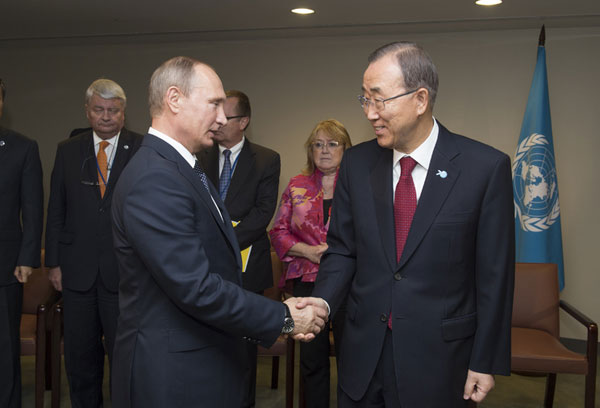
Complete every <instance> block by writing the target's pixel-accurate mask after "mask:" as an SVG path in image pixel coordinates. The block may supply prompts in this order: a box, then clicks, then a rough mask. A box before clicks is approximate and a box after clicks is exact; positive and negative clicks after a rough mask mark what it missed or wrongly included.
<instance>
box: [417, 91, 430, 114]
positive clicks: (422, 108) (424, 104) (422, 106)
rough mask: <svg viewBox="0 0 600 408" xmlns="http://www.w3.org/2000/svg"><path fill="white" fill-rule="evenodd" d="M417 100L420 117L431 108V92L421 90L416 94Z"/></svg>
mask: <svg viewBox="0 0 600 408" xmlns="http://www.w3.org/2000/svg"><path fill="white" fill-rule="evenodd" d="M415 99H416V101H417V114H418V115H419V116H420V115H422V114H424V113H425V112H427V109H428V108H429V91H428V90H427V88H419V90H418V91H417V92H416V93H415Z"/></svg>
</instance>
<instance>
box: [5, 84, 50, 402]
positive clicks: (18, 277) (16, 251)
mask: <svg viewBox="0 0 600 408" xmlns="http://www.w3.org/2000/svg"><path fill="white" fill-rule="evenodd" d="M5 96H6V88H5V86H4V82H2V79H0V118H1V117H2V108H3V106H4V98H5ZM43 219H44V193H43V188H42V165H41V163H40V155H39V152H38V145H37V143H36V142H35V141H34V140H31V139H28V138H26V137H25V136H23V135H20V134H18V133H17V132H13V131H12V130H9V129H5V128H3V127H0V361H2V368H0V407H6V408H20V407H21V362H20V354H21V353H20V346H21V341H20V334H19V332H20V326H21V309H22V306H23V285H22V284H23V283H25V282H27V278H28V277H29V275H31V273H32V271H33V268H37V267H39V266H40V241H41V237H42V222H43Z"/></svg>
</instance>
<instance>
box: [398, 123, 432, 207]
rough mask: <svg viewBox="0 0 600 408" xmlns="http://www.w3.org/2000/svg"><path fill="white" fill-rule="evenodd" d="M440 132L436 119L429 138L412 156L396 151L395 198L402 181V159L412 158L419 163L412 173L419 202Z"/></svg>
mask: <svg viewBox="0 0 600 408" xmlns="http://www.w3.org/2000/svg"><path fill="white" fill-rule="evenodd" d="M439 132H440V128H439V126H438V124H437V121H436V120H435V119H434V120H433V127H432V128H431V132H430V133H429V136H427V139H425V141H424V142H423V143H421V144H420V145H419V147H417V148H416V149H415V150H414V151H413V152H412V153H411V154H406V153H402V152H399V151H397V150H395V149H394V158H393V160H394V161H393V165H392V169H393V176H392V183H393V185H392V189H393V194H394V195H393V197H396V185H397V184H398V180H400V173H401V171H400V159H401V158H403V157H404V156H410V157H412V158H413V159H414V160H415V161H416V162H417V165H416V166H415V168H414V169H413V171H412V178H413V183H414V184H415V190H416V193H417V202H419V197H421V192H422V191H423V185H424V184H425V178H426V177H427V171H428V170H429V163H430V162H431V156H433V149H434V148H435V144H436V142H437V139H438V134H439Z"/></svg>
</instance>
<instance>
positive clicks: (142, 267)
mask: <svg viewBox="0 0 600 408" xmlns="http://www.w3.org/2000/svg"><path fill="white" fill-rule="evenodd" d="M209 185H210V183H209ZM211 189H212V196H213V198H214V201H215V202H216V203H217V205H219V208H220V210H221V213H222V216H223V219H221V216H220V215H219V213H218V211H217V208H216V207H215V205H214V203H213V200H212V199H211V197H210V195H209V194H208V191H207V190H206V189H205V187H204V186H203V184H202V182H201V180H200V177H198V175H197V174H195V172H194V170H193V169H192V168H191V166H190V165H189V164H188V163H187V162H186V161H185V160H184V159H183V158H182V157H181V155H180V154H179V153H178V152H177V151H176V150H175V149H174V148H173V147H171V146H170V145H169V144H168V143H166V142H164V141H163V140H160V139H159V138H157V137H155V136H152V135H146V136H145V138H144V141H143V143H142V146H141V148H140V150H139V151H138V153H137V154H136V155H135V157H134V158H133V159H132V160H131V162H130V163H129V165H128V166H127V168H126V169H125V171H124V172H123V174H122V176H121V179H120V180H119V183H118V185H117V188H116V190H115V197H114V202H113V222H114V226H113V229H114V245H115V250H116V253H117V258H118V261H119V269H120V275H121V282H120V285H119V304H120V315H119V323H118V328H117V340H116V344H115V349H114V359H113V373H112V400H113V406H114V407H115V408H123V407H144V408H148V407H150V408H152V407H180V408H185V407H199V406H205V407H227V408H229V407H231V408H238V407H240V406H241V401H242V396H243V395H244V393H243V390H242V374H243V368H244V365H245V361H244V359H245V358H246V357H245V356H246V349H245V347H246V346H245V344H246V343H245V340H244V339H243V337H247V338H250V339H253V340H252V341H253V342H255V343H257V344H262V345H264V346H266V347H269V346H270V345H271V344H272V343H274V342H275V340H276V339H277V337H278V336H279V333H280V331H281V328H282V326H283V318H284V316H285V307H284V305H283V304H281V303H278V302H274V301H271V300H269V299H267V298H265V297H264V296H260V295H256V294H254V293H251V292H248V291H245V290H243V289H242V288H241V287H240V285H241V283H242V277H241V258H240V255H239V246H238V244H237V239H236V238H235V234H234V232H233V227H232V226H231V219H230V218H229V215H228V214H227V210H226V209H225V207H224V206H223V203H222V201H221V200H220V198H219V196H218V193H217V191H216V190H215V189H214V187H212V186H211Z"/></svg>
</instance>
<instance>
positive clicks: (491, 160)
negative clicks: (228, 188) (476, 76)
mask: <svg viewBox="0 0 600 408" xmlns="http://www.w3.org/2000/svg"><path fill="white" fill-rule="evenodd" d="M439 171H445V172H446V173H445V175H446V177H441V176H440V175H438V172H439ZM442 174H443V173H442ZM512 221H513V204H512V183H511V167H510V159H509V158H508V156H506V155H505V154H503V153H501V152H499V151H497V150H495V149H493V148H491V147H489V146H486V145H484V144H482V143H479V142H476V141H473V140H471V139H467V138H465V137H462V136H459V135H456V134H453V133H450V132H449V131H448V130H447V129H445V128H444V127H443V126H441V125H440V132H439V137H438V140H437V143H436V146H435V149H434V152H433V156H432V159H431V163H430V167H429V170H428V173H427V178H426V180H425V184H424V186H423V190H422V193H421V196H420V198H419V202H418V206H417V209H416V212H415V215H414V218H413V221H412V225H411V229H410V232H409V235H408V239H407V242H406V245H405V247H404V251H403V253H402V257H401V259H400V262H399V263H398V262H396V247H395V238H394V216H393V193H392V150H389V149H384V148H382V147H380V146H379V145H378V144H377V141H376V140H372V141H370V142H366V143H362V144H360V145H358V146H356V147H354V148H351V149H350V150H348V151H347V152H346V153H345V155H344V158H343V161H342V164H341V168H340V173H339V178H338V182H337V187H336V191H335V194H334V202H333V206H332V216H331V224H330V227H329V233H328V236H327V243H328V245H329V249H328V251H327V252H326V254H325V255H324V257H323V259H322V260H321V266H320V269H319V276H318V278H317V282H316V288H315V291H314V292H313V296H319V297H323V298H324V299H325V300H326V301H328V302H329V304H330V305H331V308H332V313H335V311H336V310H337V307H338V305H339V304H340V302H341V301H342V299H344V298H345V297H346V294H348V304H347V318H346V323H345V328H344V330H345V336H344V341H343V342H342V344H341V351H340V356H339V385H340V387H341V389H342V390H343V391H344V393H345V394H346V395H348V396H349V397H350V398H351V399H352V400H359V399H361V398H362V397H363V395H364V394H365V391H366V389H367V387H368V385H369V383H370V381H371V379H372V378H373V374H374V372H375V368H376V366H377V363H378V361H379V357H380V355H381V350H382V347H383V343H384V338H385V336H386V331H387V330H388V328H387V320H388V316H389V313H390V311H392V313H393V314H392V316H393V330H392V339H393V367H394V371H395V374H396V380H397V390H398V395H399V398H400V403H401V406H402V408H437V407H464V405H465V402H464V401H463V399H462V394H463V387H464V384H465V380H466V376H467V370H468V369H471V370H473V371H477V372H482V373H492V374H494V373H495V374H508V373H509V371H510V322H511V311H512V294H513V279H514V230H513V224H514V223H513V222H512ZM388 357H389V358H390V359H391V358H392V356H391V355H390V356H388Z"/></svg>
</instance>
